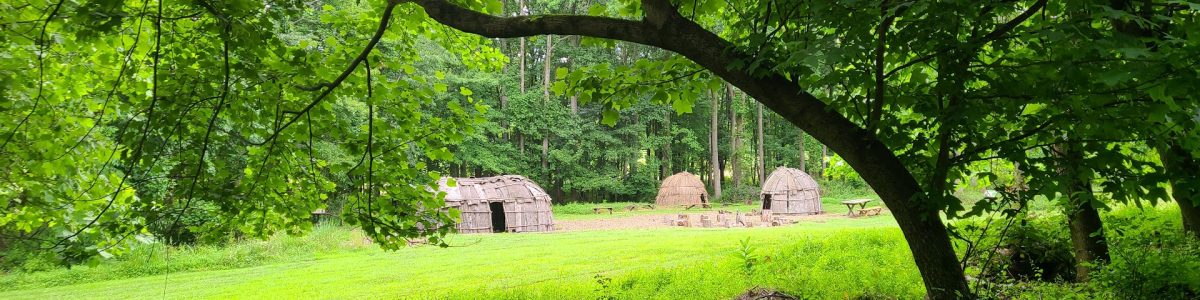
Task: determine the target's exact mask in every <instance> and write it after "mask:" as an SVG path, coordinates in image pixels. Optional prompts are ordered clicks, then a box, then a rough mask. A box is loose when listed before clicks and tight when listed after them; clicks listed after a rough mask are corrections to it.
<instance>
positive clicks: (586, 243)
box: [0, 199, 924, 299]
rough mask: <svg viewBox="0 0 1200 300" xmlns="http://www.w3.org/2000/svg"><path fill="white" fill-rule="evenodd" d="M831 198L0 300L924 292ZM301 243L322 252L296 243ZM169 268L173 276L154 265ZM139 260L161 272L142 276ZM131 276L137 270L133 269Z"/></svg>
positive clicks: (896, 246) (35, 283)
mask: <svg viewBox="0 0 1200 300" xmlns="http://www.w3.org/2000/svg"><path fill="white" fill-rule="evenodd" d="M834 200H835V199H830V200H827V201H826V202H827V207H828V208H829V209H831V210H833V211H830V212H827V214H826V215H825V216H822V217H814V218H808V219H803V220H801V221H800V222H799V223H797V224H794V225H789V226H782V227H769V228H729V229H726V228H679V227H665V226H648V227H652V228H628V226H626V228H623V229H610V228H586V227H585V228H579V227H571V226H579V225H580V224H588V223H595V222H599V221H606V222H608V223H615V224H621V223H622V222H626V221H628V220H638V219H643V218H650V219H657V217H659V216H662V215H669V214H677V213H679V211H676V210H673V209H659V210H653V211H647V210H640V211H634V212H628V211H624V212H622V211H619V210H618V211H616V212H614V214H612V215H608V214H603V215H596V214H594V213H592V212H590V211H589V212H588V213H589V214H576V213H572V211H571V209H570V207H557V208H556V210H559V211H558V212H557V213H558V215H559V216H560V219H561V221H560V222H561V224H563V225H564V226H566V227H570V228H573V229H571V230H559V231H557V232H553V233H522V234H511V233H505V234H472V235H455V236H453V237H452V238H451V244H452V245H453V246H452V247H449V248H437V247H432V246H416V247H410V248H406V249H402V250H399V251H395V252H385V251H382V250H379V249H378V248H377V247H375V246H373V245H370V244H368V243H367V242H366V241H365V239H364V238H363V237H362V235H361V234H359V233H357V232H354V231H351V230H347V229H343V228H339V227H334V226H325V227H322V228H320V229H318V230H317V231H316V232H315V233H314V234H312V235H309V236H305V237H288V236H278V237H275V238H272V239H271V240H268V241H265V242H259V241H247V242H245V244H244V245H241V246H240V247H229V248H211V249H197V250H192V251H172V252H171V253H170V255H172V256H174V257H166V258H164V257H161V256H156V257H147V256H149V255H151V254H143V255H141V256H143V257H140V258H139V257H137V256H139V255H132V256H131V257H130V258H128V260H127V261H123V262H120V263H114V264H110V265H102V266H99V267H97V268H95V269H90V270H89V269H88V268H87V267H82V268H76V270H71V271H58V272H51V273H48V274H40V277H36V278H35V277H26V278H19V277H18V278H6V280H7V281H8V282H5V284H4V285H7V286H10V287H9V289H14V288H19V289H18V290H9V291H7V292H3V293H0V298H4V299H14V298H17V299H25V298H27V299H47V298H88V299H92V298H364V297H365V298H371V297H382V298H396V297H411V298H455V299H462V298H471V299H483V298H521V299H528V298H540V299H563V298H564V297H568V298H598V297H604V296H606V295H607V296H614V297H618V298H622V299H628V298H639V299H640V298H655V297H666V298H676V299H679V298H688V299H729V298H732V297H733V296H736V295H737V294H739V293H741V292H742V291H745V290H746V289H748V288H750V287H753V286H754V285H762V286H772V287H777V288H780V289H783V290H788V291H792V292H793V293H799V294H802V295H803V296H805V297H817V298H841V297H843V296H846V295H848V294H846V292H848V291H854V294H860V293H864V292H865V293H866V294H874V295H890V296H898V297H901V298H915V297H920V296H921V295H923V293H924V288H923V286H922V284H921V279H920V277H919V276H918V274H917V271H916V268H915V265H913V263H912V257H911V254H909V252H908V249H907V248H906V247H905V246H904V240H903V238H902V237H901V235H900V232H899V230H898V229H897V228H896V227H895V221H893V220H892V218H891V217H890V216H886V215H885V216H880V217H870V218H855V219H851V218H846V217H843V216H842V215H840V214H839V213H838V211H837V210H835V209H836V208H835V207H834V206H833V205H836V204H834V203H836V202H834ZM611 205H620V204H611ZM749 208H750V207H749V206H745V207H743V206H735V207H732V208H730V209H735V210H743V211H745V210H748V209H749ZM843 212H844V208H843ZM692 213H697V212H692ZM743 241H748V242H749V243H748V245H750V247H749V248H748V249H747V248H744V246H743ZM307 244H318V245H323V247H309V248H305V249H304V250H290V249H291V248H294V247H298V245H307ZM147 253H156V254H155V255H161V251H158V252H152V251H147ZM247 253H266V254H260V255H258V256H255V255H250V257H257V259H259V260H260V261H259V262H246V261H239V260H246V259H256V258H246V257H247V255H245V254H247ZM274 253H278V254H274ZM272 255H274V256H272ZM139 260H141V261H144V262H139ZM172 260H174V261H172ZM197 260H207V261H197ZM164 261H165V262H164ZM161 265H167V266H169V267H167V268H170V269H172V270H179V271H173V272H170V273H167V271H163V270H158V269H154V268H161V267H162V266H161ZM139 268H144V269H147V270H148V271H145V272H148V273H155V274H157V275H152V276H140V277H139V276H136V272H138V271H137V270H138V269H139ZM151 269H154V270H151ZM131 272H132V273H135V275H127V274H128V273H131ZM123 274H125V275H123ZM121 277H124V278H121ZM83 278H88V279H87V280H85V279H83ZM104 278H110V280H105V279H104ZM40 286H47V287H46V288H41V287H40Z"/></svg>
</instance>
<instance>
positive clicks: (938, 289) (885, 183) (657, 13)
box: [410, 0, 969, 299]
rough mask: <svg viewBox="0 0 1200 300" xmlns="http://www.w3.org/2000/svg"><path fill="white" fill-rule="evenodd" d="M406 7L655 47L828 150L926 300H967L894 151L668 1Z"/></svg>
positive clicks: (451, 21) (937, 223)
mask: <svg viewBox="0 0 1200 300" xmlns="http://www.w3.org/2000/svg"><path fill="white" fill-rule="evenodd" d="M410 2H412V3H415V4H417V5H420V6H421V7H422V8H424V10H425V12H426V13H427V14H428V15H429V16H430V17H431V18H433V19H434V20H436V21H437V22H439V23H442V24H445V25H448V26H450V27H453V28H455V29H458V30H462V31H465V32H468V33H474V34H478V35H481V36H485V37H491V38H517V37H528V36H536V35H547V34H555V35H581V36H588V37H595V38H605V39H613V40H621V41H627V42H633V43H638V44H643V45H649V46H654V47H658V48H662V49H665V50H669V51H672V52H675V53H678V54H680V55H683V56H685V57H687V58H688V59H691V60H692V61H694V62H695V63H697V64H699V65H700V66H702V67H704V68H705V69H708V70H709V71H711V72H713V73H714V74H716V75H717V76H720V77H721V78H723V79H725V81H727V82H729V83H732V84H733V85H735V86H737V87H738V88H739V89H741V90H742V91H744V92H745V93H747V94H748V95H750V96H752V97H754V99H755V100H757V101H759V102H761V103H762V104H763V105H765V106H767V107H768V108H770V109H771V110H773V111H775V112H777V113H779V114H780V115H781V116H783V117H784V118H785V119H787V120H788V121H789V122H791V123H792V124H794V125H796V126H797V127H799V128H801V129H803V130H804V131H805V132H808V133H809V134H810V135H812V136H813V137H814V138H816V139H817V140H818V141H821V142H822V143H824V144H825V145H828V146H829V147H830V148H832V149H833V150H834V151H836V152H837V153H838V154H839V155H841V156H842V157H843V158H844V159H845V160H846V162H847V163H849V164H850V165H851V166H852V167H853V168H854V169H855V170H856V171H857V172H858V173H859V174H861V175H862V177H863V179H864V180H865V181H866V182H867V183H868V184H870V185H871V187H872V188H874V190H875V191H876V192H877V193H878V194H879V196H880V197H881V198H882V199H883V200H884V202H886V203H887V206H888V208H889V209H891V210H892V212H893V213H894V214H895V217H896V221H897V223H898V224H899V226H900V228H901V230H902V231H903V232H904V236H905V239H906V240H907V241H908V243H909V247H910V249H911V250H912V252H913V256H914V258H915V260H916V264H917V266H918V268H919V269H920V271H921V275H922V277H923V279H924V280H925V285H926V291H927V292H928V294H929V297H931V298H934V299H947V298H959V297H964V296H965V295H969V289H968V288H967V285H966V281H965V279H964V277H963V272H962V269H961V268H960V267H959V266H958V261H957V258H956V257H955V254H954V252H953V249H952V248H951V245H950V240H949V236H948V235H947V234H946V229H945V225H944V224H942V222H941V220H940V218H939V217H938V210H937V209H934V208H932V207H934V206H933V205H926V204H924V203H923V202H922V201H920V199H922V198H923V197H922V196H921V194H922V191H921V187H920V185H918V183H917V181H916V179H915V177H914V176H913V175H912V173H911V172H910V171H909V170H907V169H906V167H905V166H904V164H903V163H902V162H901V161H900V160H899V158H898V157H897V156H896V155H895V154H894V153H893V152H892V151H891V149H889V148H888V147H887V146H886V145H884V144H883V142H882V141H880V140H879V139H878V138H877V137H876V136H875V135H874V134H873V133H871V132H870V131H868V130H866V129H864V128H862V127H860V126H858V125H857V124H854V123H853V122H851V121H850V120H849V119H847V118H846V117H845V116H842V115H840V114H838V113H837V112H835V111H833V110H831V109H829V108H828V106H827V105H826V104H825V103H824V102H822V101H820V100H819V99H817V98H816V97H815V96H813V95H812V94H810V93H808V92H807V91H805V90H803V89H802V88H801V87H800V85H799V83H797V82H796V81H793V80H789V79H787V78H786V77H785V76H783V75H781V74H778V73H768V74H766V75H762V76H756V74H751V73H749V72H746V71H744V70H739V69H732V68H730V67H729V66H730V65H732V64H733V63H734V62H738V61H751V60H754V59H755V58H754V57H753V56H751V55H749V54H745V53H741V52H738V51H736V47H735V45H734V44H733V43H731V42H729V41H727V40H725V39H722V38H721V37H719V36H717V35H716V34H714V33H712V32H711V31H708V30H707V29H705V28H703V27H702V26H700V25H699V24H697V23H695V22H693V21H692V20H689V19H687V18H685V17H683V16H682V15H680V14H679V12H678V10H677V9H676V8H675V7H673V6H672V5H671V4H670V2H669V1H667V0H644V1H643V2H642V9H643V10H644V11H645V17H644V18H643V19H642V20H627V19H618V18H610V17H597V16H574V15H541V16H516V17H496V16H492V15H488V14H484V13H480V12H477V11H474V10H470V9H467V8H464V7H461V6H458V5H456V4H452V3H450V2H447V1H445V0H411V1H410ZM768 69H769V68H768Z"/></svg>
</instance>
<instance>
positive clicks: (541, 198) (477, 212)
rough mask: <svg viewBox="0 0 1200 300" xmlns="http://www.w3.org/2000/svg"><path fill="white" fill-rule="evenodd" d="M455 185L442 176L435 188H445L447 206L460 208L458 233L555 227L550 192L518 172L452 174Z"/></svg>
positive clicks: (547, 229) (549, 229)
mask: <svg viewBox="0 0 1200 300" xmlns="http://www.w3.org/2000/svg"><path fill="white" fill-rule="evenodd" d="M455 181H456V182H457V183H458V184H457V185H455V186H454V187H450V186H449V185H448V184H447V180H446V179H445V178H443V179H442V180H441V181H440V182H438V186H439V188H438V190H440V191H443V192H446V207H453V208H457V209H458V210H460V211H461V212H462V220H461V221H459V222H458V224H457V227H458V232H460V233H483V232H537V231H553V230H554V214H553V212H551V209H550V203H551V200H550V195H549V194H547V193H546V191H545V190H542V187H540V186H538V185H537V183H534V182H533V181H532V180H529V179H528V178H525V177H524V176H519V175H503V176H495V177H481V178H455Z"/></svg>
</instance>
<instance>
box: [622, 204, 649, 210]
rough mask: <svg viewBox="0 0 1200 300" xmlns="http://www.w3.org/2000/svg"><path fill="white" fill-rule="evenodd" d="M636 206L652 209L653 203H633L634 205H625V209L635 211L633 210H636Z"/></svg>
mask: <svg viewBox="0 0 1200 300" xmlns="http://www.w3.org/2000/svg"><path fill="white" fill-rule="evenodd" d="M638 208H644V209H654V204H642V205H637V204H634V205H630V206H626V207H625V210H628V211H635V210H638Z"/></svg>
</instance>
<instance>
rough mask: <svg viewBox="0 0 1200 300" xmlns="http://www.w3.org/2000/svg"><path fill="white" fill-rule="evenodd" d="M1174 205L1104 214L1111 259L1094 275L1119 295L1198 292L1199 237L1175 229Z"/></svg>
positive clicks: (1184, 296)
mask: <svg viewBox="0 0 1200 300" xmlns="http://www.w3.org/2000/svg"><path fill="white" fill-rule="evenodd" d="M1178 218H1179V215H1178V210H1176V209H1171V210H1159V209H1153V208H1151V209H1149V210H1143V209H1135V208H1127V209H1123V210H1118V211H1116V212H1113V213H1112V214H1110V217H1109V218H1108V219H1107V220H1105V221H1106V224H1105V225H1106V227H1108V232H1109V234H1108V235H1109V238H1108V241H1109V243H1110V244H1111V245H1112V247H1110V249H1111V250H1110V251H1112V253H1111V254H1112V257H1113V261H1112V263H1110V264H1109V265H1108V266H1105V267H1104V268H1102V269H1100V270H1099V271H1098V272H1096V274H1094V275H1093V279H1092V280H1093V283H1094V284H1095V285H1096V286H1097V288H1098V289H1101V290H1104V291H1107V292H1109V293H1111V294H1112V295H1114V296H1116V297H1117V298H1122V299H1149V298H1154V299H1196V298H1197V297H1200V241H1197V240H1196V239H1194V238H1191V237H1189V236H1187V235H1186V234H1183V233H1182V232H1181V231H1180V230H1179V228H1180V227H1179V223H1178V221H1177V220H1178Z"/></svg>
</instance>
